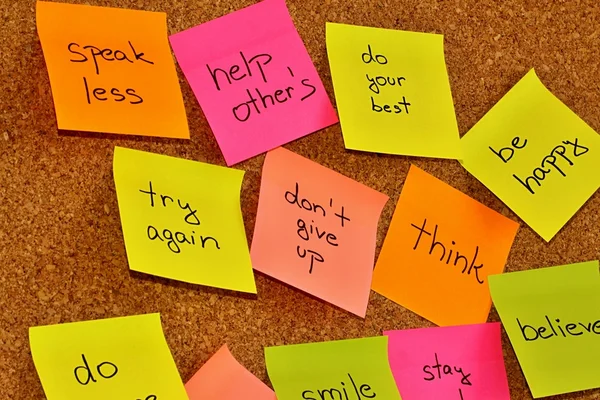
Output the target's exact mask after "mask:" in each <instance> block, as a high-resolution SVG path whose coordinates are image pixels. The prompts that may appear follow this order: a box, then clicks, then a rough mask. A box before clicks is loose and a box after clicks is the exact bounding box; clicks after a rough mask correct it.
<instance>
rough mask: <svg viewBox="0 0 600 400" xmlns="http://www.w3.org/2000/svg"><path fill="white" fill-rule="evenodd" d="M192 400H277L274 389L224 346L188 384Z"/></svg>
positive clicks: (189, 395)
mask: <svg viewBox="0 0 600 400" xmlns="http://www.w3.org/2000/svg"><path fill="white" fill-rule="evenodd" d="M185 390H186V391H187V394H188V397H189V398H190V400H240V399H252V400H276V397H275V392H273V391H272V390H271V389H270V388H269V387H268V386H267V385H265V384H264V383H263V382H262V381H261V380H260V379H258V378H257V377H256V376H254V375H252V373H250V371H248V370H247V369H246V368H244V367H243V366H242V365H241V364H240V363H238V362H237V360H236V359H235V358H234V357H233V356H232V355H231V353H230V352H229V349H228V348H227V345H226V344H225V345H223V346H222V347H221V348H220V349H219V351H217V352H216V353H215V354H214V355H213V356H212V357H211V358H210V360H208V361H207V362H206V364H204V365H203V366H202V368H200V369H199V370H198V372H196V374H194V376H192V378H191V379H190V380H189V381H188V383H186V384H185Z"/></svg>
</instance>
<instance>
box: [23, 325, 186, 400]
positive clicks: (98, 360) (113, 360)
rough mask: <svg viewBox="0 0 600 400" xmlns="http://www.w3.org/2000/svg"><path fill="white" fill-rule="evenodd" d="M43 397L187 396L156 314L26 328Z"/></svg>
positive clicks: (158, 399)
mask: <svg viewBox="0 0 600 400" xmlns="http://www.w3.org/2000/svg"><path fill="white" fill-rule="evenodd" d="M29 342H30V346H31V355H32V357H33V362H34V364H35V368H36V369H37V372H38V375H39V377H40V380H41V382H42V386H43V388H44V392H45V393H46V397H47V398H48V400H81V399H86V400H106V399H123V400H166V399H169V400H187V399H188V396H187V394H186V391H185V387H184V386H183V382H182V381H181V378H180V377H179V373H178V372H177V367H176V365H175V362H174V361H173V357H172V356H171V352H170V350H169V347H168V346H167V341H166V340H165V337H164V335H163V331H162V327H161V324H160V315H159V314H147V315H136V316H132V317H122V318H110V319H101V320H95V321H85V322H74V323H69V324H59V325H48V326H37V327H33V328H30V329H29Z"/></svg>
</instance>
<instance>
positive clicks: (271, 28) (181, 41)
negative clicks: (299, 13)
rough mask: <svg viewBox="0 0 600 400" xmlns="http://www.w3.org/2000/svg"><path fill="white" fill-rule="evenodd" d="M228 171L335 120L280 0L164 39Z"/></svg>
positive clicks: (267, 1) (326, 97)
mask: <svg viewBox="0 0 600 400" xmlns="http://www.w3.org/2000/svg"><path fill="white" fill-rule="evenodd" d="M170 40H171V45H172V46H173V50H174V52H175V56H176V57H177V61H178V62H179V65H180V66H181V69H182V70H183V73H184V74H185V76H186V78H187V80H188V82H189V84H190V86H191V87H192V90H193V91H194V94H195V95H196V98H197V99H198V102H199V103H200V106H201V107H202V111H203V112H204V115H205V116H206V119H207V120H208V123H209V124H210V127H211V128H212V131H213V133H214V135H215V137H216V139H217V142H218V143H219V147H220V148H221V151H222V152H223V156H224V157H225V161H226V162H227V165H232V164H236V163H239V162H241V161H244V160H246V159H248V158H251V157H254V156H255V155H257V154H260V153H264V152H265V151H267V150H271V149H273V148H275V147H278V146H281V145H283V144H285V143H288V142H291V141H292V140H296V139H298V138H300V137H302V136H305V135H308V134H309V133H312V132H315V131H318V130H320V129H323V128H325V127H327V126H329V125H332V124H334V123H336V122H337V121H338V119H337V116H336V114H335V111H334V109H333V107H332V105H331V101H330V100H329V97H328V96H327V93H326V92H325V88H324V87H323V83H322V82H321V78H319V75H318V74H317V70H316V69H315V66H314V65H313V63H312V61H311V59H310V56H309V55H308V52H307V51H306V48H305V47H304V44H303V43H302V39H300V36H299V35H298V32H297V31H296V28H295V27H294V23H293V22H292V18H291V17H290V13H289V11H288V9H287V7H286V5H285V1H284V0H264V1H261V2H259V3H257V4H255V5H252V6H250V7H247V8H244V9H242V10H239V11H236V12H234V13H231V14H229V15H226V16H223V17H221V18H217V19H215V20H212V21H209V22H206V23H204V24H201V25H198V26H196V27H194V28H191V29H188V30H185V31H183V32H179V33H177V34H175V35H172V36H171V37H170Z"/></svg>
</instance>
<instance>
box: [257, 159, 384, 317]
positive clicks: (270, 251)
mask: <svg viewBox="0 0 600 400" xmlns="http://www.w3.org/2000/svg"><path fill="white" fill-rule="evenodd" d="M387 199H388V197H387V196H386V195H384V194H382V193H379V192H377V191H375V190H373V189H371V188H369V187H367V186H364V185H362V184H360V183H358V182H356V181H354V180H352V179H350V178H347V177H345V176H343V175H341V174H338V173H337V172H335V171H332V170H330V169H328V168H325V167H323V166H321V165H319V164H317V163H315V162H313V161H310V160H308V159H306V158H304V157H301V156H299V155H297V154H295V153H292V152H291V151H289V150H286V149H283V148H279V149H275V150H272V151H270V152H269V153H268V154H267V157H266V159H265V163H264V166H263V175H262V182H261V187H260V198H259V201H258V213H257V215H256V225H255V227H254V238H253V240H252V250H251V254H252V265H253V266H254V268H255V269H256V270H258V271H260V272H263V273H265V274H267V275H270V276H272V277H273V278H275V279H278V280H280V281H282V282H284V283H287V284H289V285H291V286H294V287H297V288H298V289H300V290H303V291H305V292H307V293H310V294H312V295H314V296H317V297H319V298H321V299H323V300H325V301H328V302H330V303H332V304H334V305H336V306H338V307H341V308H343V309H345V310H347V311H350V312H351V313H353V314H356V315H358V316H361V317H364V316H365V314H366V310H367V303H368V301H369V292H370V285H371V276H372V274H373V261H374V258H375V240H376V235H377V222H378V221H379V215H380V214H381V210H382V209H383V206H384V205H385V203H386V202H387Z"/></svg>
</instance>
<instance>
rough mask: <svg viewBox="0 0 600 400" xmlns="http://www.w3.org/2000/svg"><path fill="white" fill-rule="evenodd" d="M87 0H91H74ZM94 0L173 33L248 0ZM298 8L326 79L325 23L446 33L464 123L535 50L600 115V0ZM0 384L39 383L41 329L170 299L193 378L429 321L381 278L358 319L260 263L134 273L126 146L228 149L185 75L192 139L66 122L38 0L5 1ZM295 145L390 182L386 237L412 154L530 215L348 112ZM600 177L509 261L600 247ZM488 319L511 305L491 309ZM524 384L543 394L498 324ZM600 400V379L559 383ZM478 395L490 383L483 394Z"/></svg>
mask: <svg viewBox="0 0 600 400" xmlns="http://www.w3.org/2000/svg"><path fill="white" fill-rule="evenodd" d="M71 2H81V1H71ZM88 3H89V4H94V5H104V6H116V7H127V8H134V9H144V10H151V11H164V12H167V13H168V23H169V32H170V33H176V32H179V31H181V30H183V29H187V28H190V27H192V26H194V25H197V24H199V23H202V22H206V21H209V20H211V19H214V18H216V17H219V16H221V15H224V14H226V13H229V12H232V11H234V10H237V9H239V8H242V7H244V6H247V5H250V4H252V3H253V1H252V0H227V1H224V0H212V1H210V0H194V1H185V0H171V1H167V0H94V1H90V2H88ZM288 7H289V9H290V12H291V14H292V18H293V20H294V22H295V24H296V26H297V28H298V31H299V32H300V36H301V37H302V39H303V40H304V42H305V44H306V46H307V48H308V51H309V53H310V55H311V57H312V59H313V61H314V63H315V65H316V67H317V69H318V71H319V74H320V76H321V78H322V79H323V82H324V84H325V87H326V89H327V91H328V93H329V95H330V96H331V97H332V98H333V88H332V84H331V77H330V72H329V66H328V63H327V54H326V49H325V22H326V21H333V22H342V23H351V24H358V25H367V26H375V27H384V28H393V29H405V30H415V31H422V32H435V33H443V34H444V35H445V46H446V60H447V66H448V71H449V74H450V83H451V86H452V90H453V96H454V101H455V107H456V114H457V118H458V125H459V128H460V132H461V135H462V134H464V133H466V132H467V131H468V130H469V128H470V127H472V126H473V125H474V124H475V122H476V121H477V120H478V119H479V118H481V117H482V116H483V115H484V114H485V112H486V111H487V110H488V109H489V108H490V107H492V106H493V105H494V104H495V103H496V102H497V101H498V100H499V99H500V98H501V97H502V96H503V95H504V94H505V93H506V92H507V91H508V90H509V89H510V88H511V87H512V86H513V85H514V84H515V83H516V82H517V81H518V80H519V79H520V78H521V77H522V76H523V75H524V74H525V73H526V72H527V71H528V70H529V69H530V68H531V67H535V68H536V69H537V72H538V75H539V76H540V78H541V79H542V81H543V82H544V83H545V84H546V85H547V86H548V88H549V89H550V90H552V91H553V92H554V93H555V94H556V95H557V96H558V97H559V98H560V99H561V100H562V101H563V102H565V103H566V104H567V105H568V106H569V107H571V108H572V109H573V110H574V111H575V112H576V113H577V114H578V115H580V116H581V117H582V118H583V119H584V120H585V121H586V122H587V123H588V124H590V125H591V126H592V127H593V128H594V129H595V130H597V131H598V130H600V108H599V106H598V104H600V87H599V84H598V78H600V75H599V69H598V63H599V60H600V3H598V2H597V1H596V0H572V1H563V0H560V1H559V0H525V1H519V0H506V1H496V0H469V1H465V0H448V1H442V0H439V1H435V0H396V1H393V0H352V1H347V0H344V1H341V0H288ZM0 20H1V33H0V76H1V79H0V398H1V399H44V398H45V397H44V394H43V391H42V387H41V385H40V383H39V380H38V377H37V374H36V371H35V368H34V365H33V361H32V359H31V354H30V351H29V343H28V328H29V327H31V326H35V325H45V324H56V323H62V322H71V321H80V320H88V319H97V318H108V317H116V316H126V315H132V314H140V313H150V312H160V313H161V315H162V321H163V326H164V331H165V335H166V338H167V341H168V343H169V345H170V347H171V350H172V353H173V356H174V358H175V361H176V363H177V366H178V367H179V371H180V373H181V376H182V378H183V380H184V381H187V379H189V378H190V377H191V376H192V374H193V373H194V372H195V371H196V370H197V369H198V368H199V367H200V366H201V365H203V363H204V362H205V361H206V360H207V359H208V358H209V357H210V355H211V354H212V353H214V352H215V351H216V350H217V349H218V348H219V347H220V346H221V345H222V344H223V343H228V344H229V346H230V348H231V350H232V352H233V354H234V355H235V356H236V357H237V358H238V359H239V361H240V362H241V363H242V364H244V365H245V366H246V367H247V368H248V369H249V370H250V371H251V372H253V373H255V374H256V375H258V376H259V377H260V378H261V379H263V380H265V381H267V374H266V370H265V366H264V357H263V347H264V346H271V345H281V344H292V343H301V342H311V341H325V340H334V339H344V338H356V337H364V336H371V335H379V334H381V332H382V330H385V329H405V328H415V327H427V326H432V324H431V323H429V322H427V321H425V320H424V319H422V318H421V317H419V316H417V315H416V314H414V313H412V312H410V311H408V310H406V309H404V308H403V307H401V306H399V305H396V304H394V303H392V302H391V301H389V300H387V299H385V298H383V297H382V296H380V295H378V294H376V293H373V292H372V293H371V298H370V304H369V308H368V312H367V317H366V319H364V320H363V319H360V318H358V317H355V316H352V315H350V314H349V313H347V312H344V311H342V310H340V309H337V308H335V307H333V306H331V305H329V304H326V303H324V302H321V301H319V300H317V299H315V298H312V297H310V296H307V295H305V294H304V293H302V292H300V291H298V290H295V289H293V288H291V287H288V286H286V285H283V284H281V283H279V282H276V281H274V280H272V279H270V278H267V277H266V276H263V275H261V274H257V286H258V296H248V295H239V294H236V293H233V292H228V291H223V290H218V289H212V288H207V287H201V286H194V285H188V284H184V283H178V282H174V281H169V280H166V279H161V278H156V277H152V276H147V275H143V274H138V273H134V272H130V271H129V268H128V265H127V258H126V253H125V247H124V244H123V237H122V232H121V223H120V219H119V214H118V208H117V199H116V195H115V189H114V182H113V178H112V154H113V148H114V146H115V145H119V146H125V147H131V148H136V149H141V150H147V151H152V152H157V153H163V154H168V155H172V156H179V157H183V158H188V159H192V160H199V161H204V162H209V163H214V164H220V165H224V160H223V157H222V155H221V153H220V151H219V148H218V146H217V143H216V141H215V139H214V137H213V135H212V133H211V131H210V129H209V126H208V124H207V122H206V119H205V118H204V116H203V114H202V111H201V109H200V107H199V106H198V103H197V102H196V100H195V98H194V96H193V94H192V91H191V89H190V87H189V85H188V84H187V82H186V81H185V80H184V78H183V74H181V70H179V69H178V71H179V77H180V80H181V87H182V91H183V95H184V99H185V105H186V109H187V115H188V119H189V122H190V130H191V140H189V141H188V140H172V139H160V138H143V137H134V136H120V135H104V134H86V133H79V132H59V131H57V127H56V119H55V115H54V108H53V103H52V94H51V91H50V84H49V80H48V75H47V72H46V67H45V63H44V59H43V55H42V49H41V47H40V43H39V39H38V36H37V33H36V28H35V2H34V1H33V0H18V1H12V0H0ZM286 147H287V148H289V149H291V150H293V151H295V152H297V153H299V154H301V155H303V156H306V157H308V158H310V159H312V160H315V161H317V162H319V163H321V164H323V165H325V166H327V167H329V168H332V169H334V170H336V171H339V172H341V173H343V174H345V175H347V176H350V177H351V178H353V179H356V180H358V181H360V182H362V183H365V184H367V185H369V186H371V187H373V188H375V189H377V190H379V191H381V192H384V193H386V194H388V195H389V196H390V201H389V202H388V204H387V205H386V207H385V209H384V212H383V214H382V218H381V220H380V223H379V232H378V237H377V243H378V252H379V248H380V246H381V244H382V242H383V238H384V236H385V233H386V231H387V228H388V226H389V222H390V219H391V216H392V212H393V209H394V206H395V203H396V201H397V199H398V196H399V194H400V191H401V189H402V184H403V182H404V179H405V177H406V173H407V171H408V168H409V165H410V163H414V164H415V165H417V166H419V167H420V168H423V169H424V170H426V171H428V172H429V173H431V174H433V175H435V176H436V177H438V178H440V179H442V180H444V181H445V182H448V183H450V184H451V185H453V186H454V187H456V188H458V189H459V190H461V191H463V192H465V193H467V194H469V195H470V196H472V197H474V198H475V199H477V200H479V201H480V202H482V203H484V204H486V205H487V206H489V207H491V208H493V209H495V210H497V211H499V212H501V213H503V214H505V215H507V216H509V217H510V218H512V219H515V220H519V219H518V218H517V217H516V216H515V215H514V214H513V213H512V212H511V211H510V210H509V209H508V208H507V207H506V206H505V205H504V204H503V203H502V202H500V201H499V200H498V199H497V198H496V197H495V196H494V195H493V194H492V193H491V192H490V191H489V190H487V189H486V188H485V187H484V186H483V185H482V184H481V183H480V182H478V181H477V180H476V179H475V178H473V177H471V176H470V175H469V174H468V173H467V172H466V171H464V170H463V169H462V167H461V166H460V165H459V163H458V162H456V161H449V160H431V159H419V158H408V157H400V156H388V155H380V154H369V153H361V152H354V151H347V150H345V149H344V145H343V141H342V135H341V130H340V126H339V124H337V125H335V126H332V127H330V128H328V129H325V130H323V131H320V132H317V133H315V134H312V135H309V136H307V137H305V138H303V139H300V140H298V141H296V142H294V143H291V144H289V145H286ZM263 159H264V156H258V157H255V158H253V159H251V160H249V161H246V162H244V163H241V164H238V165H237V166H236V167H237V168H241V169H244V170H246V171H247V173H246V177H245V180H244V185H243V191H242V207H243V213H244V220H245V224H246V230H247V234H248V239H249V241H250V240H251V238H252V232H253V229H254V222H255V216H256V209H257V204H258V193H259V185H260V173H261V167H262V162H263ZM599 211H600V195H598V193H596V195H594V196H593V197H592V198H591V199H590V200H589V201H588V202H587V203H586V204H585V206H584V207H583V208H582V210H581V211H580V212H578V213H577V214H576V215H575V217H574V218H573V219H572V220H571V221H570V222H569V223H568V224H567V225H566V226H565V227H564V229H562V231H561V232H560V233H559V234H558V235H557V236H556V237H555V238H554V239H553V240H552V241H551V242H550V243H545V242H544V241H543V240H542V239H541V238H540V237H539V236H538V235H537V234H535V233H534V232H533V231H532V230H531V229H530V228H529V227H528V226H526V225H522V226H521V229H520V230H519V232H518V234H517V237H516V240H515V243H514V246H513V248H512V251H511V253H510V257H509V259H508V265H507V270H508V271H519V270H525V269H532V268H538V267H542V266H551V265H561V264H566V263H572V262H578V261H586V260H593V259H597V258H598V257H600V255H599V251H598V250H599V245H600V235H599V234H598V224H599V222H600V215H599ZM489 320H490V321H498V320H499V319H498V315H497V313H496V312H495V310H492V313H491V314H490V318H489ZM503 346H504V354H505V362H506V369H507V372H508V376H509V383H510V389H511V397H512V398H513V399H531V394H530V392H529V389H528V388H527V384H526V382H525V379H524V377H523V374H522V372H521V369H520V367H519V364H518V361H517V359H516V357H515V354H514V351H513V350H512V347H511V346H510V343H509V341H508V338H507V336H506V334H505V333H503ZM552 399H554V400H558V399H600V390H592V391H587V392H581V393H574V394H569V395H564V396H557V397H552ZM478 400H481V399H478Z"/></svg>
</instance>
